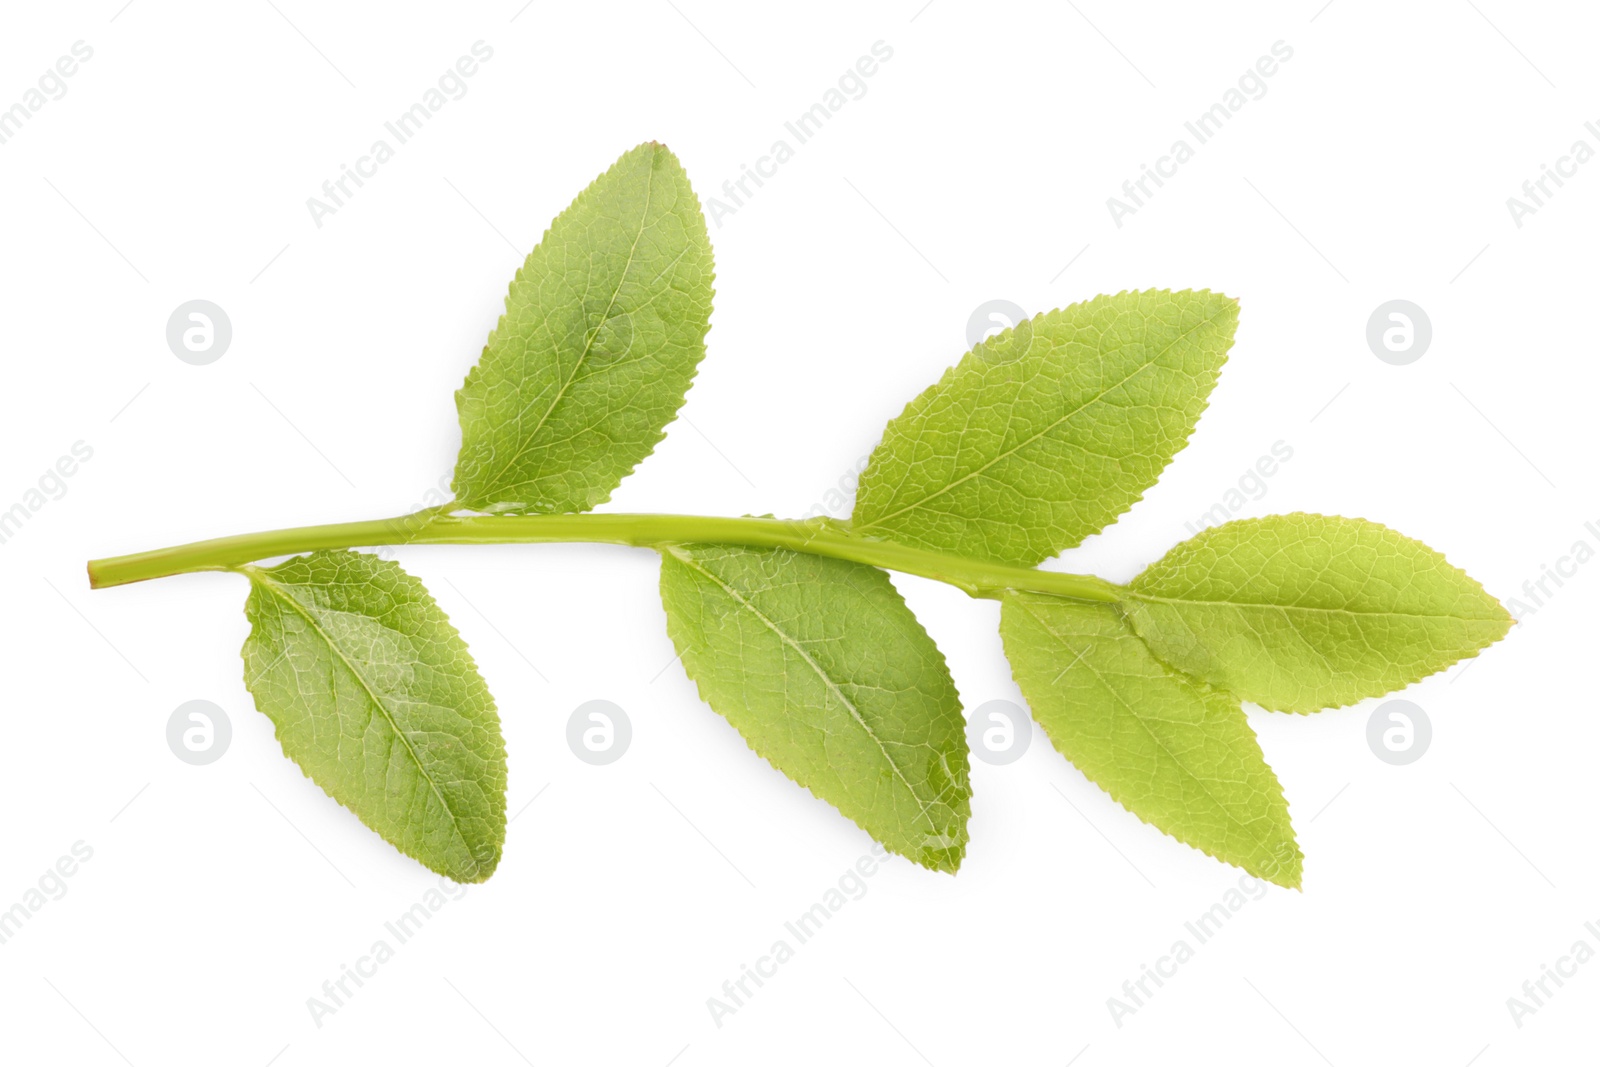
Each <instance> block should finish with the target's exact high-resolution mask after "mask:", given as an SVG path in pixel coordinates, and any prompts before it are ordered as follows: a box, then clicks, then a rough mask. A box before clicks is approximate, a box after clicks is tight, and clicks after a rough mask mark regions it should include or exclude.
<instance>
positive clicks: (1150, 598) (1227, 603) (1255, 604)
mask: <svg viewBox="0 0 1600 1067" xmlns="http://www.w3.org/2000/svg"><path fill="white" fill-rule="evenodd" d="M1128 599H1130V600H1143V601H1146V602H1148V603H1152V604H1171V605H1174V606H1181V605H1185V604H1193V605H1196V606H1200V607H1216V608H1239V609H1244V608H1260V609H1264V610H1270V611H1300V612H1317V613H1320V614H1326V615H1354V616H1357V617H1362V616H1371V617H1374V618H1397V619H1422V620H1424V621H1432V622H1437V621H1444V620H1449V621H1453V622H1484V623H1498V622H1500V621H1501V620H1500V619H1497V618H1495V617H1494V616H1492V615H1428V614H1423V613H1420V612H1414V611H1359V610H1357V609H1355V608H1324V607H1315V606H1311V605H1306V604H1274V603H1272V602H1271V601H1254V600H1195V599H1192V598H1189V597H1170V596H1155V595H1152V594H1150V593H1140V592H1136V591H1130V593H1129V596H1128Z"/></svg>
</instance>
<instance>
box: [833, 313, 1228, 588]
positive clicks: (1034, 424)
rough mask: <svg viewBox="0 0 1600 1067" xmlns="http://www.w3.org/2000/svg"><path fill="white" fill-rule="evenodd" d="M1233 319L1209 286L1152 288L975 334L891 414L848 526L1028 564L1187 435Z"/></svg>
mask: <svg viewBox="0 0 1600 1067" xmlns="http://www.w3.org/2000/svg"><path fill="white" fill-rule="evenodd" d="M1238 315H1239V305H1238V303H1237V302H1236V301H1234V300H1232V299H1230V298H1228V297H1226V296H1222V295H1220V294H1217V293H1212V292H1209V291H1206V290H1203V289H1202V290H1199V291H1193V290H1185V291H1183V292H1171V291H1169V290H1164V289H1150V290H1145V291H1143V292H1127V293H1120V294H1118V295H1117V296H1098V297H1095V298H1094V299H1093V300H1089V301H1086V302H1085V303H1082V304H1074V305H1072V306H1071V307H1068V308H1064V309H1061V310H1058V311H1050V312H1046V313H1045V314H1043V315H1038V316H1035V317H1034V318H1032V319H1028V320H1025V321H1023V322H1021V323H1019V324H1018V325H1017V326H1016V327H1015V328H1014V329H1011V330H1007V331H1005V332H1003V333H1001V334H999V335H997V336H995V337H992V338H989V339H987V340H985V341H983V342H981V343H980V344H979V345H978V346H977V347H976V348H974V349H973V350H972V351H971V352H969V353H967V354H966V355H965V356H963V357H962V359H961V361H960V362H959V363H957V364H956V365H955V366H954V367H952V368H950V370H948V371H946V372H945V375H944V377H943V378H941V379H940V380H939V382H938V383H937V384H935V385H933V386H932V387H931V388H929V389H928V390H927V391H926V392H924V393H923V394H922V395H921V396H919V397H917V398H916V399H915V400H913V401H912V402H911V403H910V404H909V405H908V406H907V407H906V409H905V411H904V412H903V413H902V414H901V415H900V416H899V417H898V418H896V419H894V420H893V421H892V422H890V423H889V426H888V429H887V430H886V431H885V432H884V436H883V442H882V443H881V444H880V445H878V447H877V449H876V450H875V451H874V452H873V453H872V458H871V461H870V462H869V463H868V465H867V469H866V471H865V472H864V473H863V474H862V475H861V483H860V487H859V489H858V490H857V493H856V506H855V514H854V517H853V522H854V526H855V528H856V529H857V530H859V531H861V532H863V533H867V534H875V535H879V536H882V537H884V538H886V539H888V540H893V541H901V542H904V543H906V544H912V545H917V546H920V547H922V548H929V549H935V550H938V551H944V552H954V553H957V554H959V555H964V556H975V557H979V558H981V559H986V560H993V561H998V562H1003V563H1014V564H1018V565H1021V566H1028V567H1031V566H1033V565H1034V564H1036V563H1039V562H1041V561H1042V560H1045V559H1048V558H1049V557H1050V556H1053V555H1055V554H1056V553H1057V552H1060V551H1061V550H1062V549H1065V548H1070V547H1072V546H1073V545H1076V544H1078V542H1080V541H1082V540H1083V539H1084V538H1085V537H1087V536H1089V535H1090V534H1092V533H1096V532H1098V531H1099V530H1100V529H1102V528H1103V527H1104V526H1105V525H1106V524H1107V523H1109V522H1111V520H1112V519H1114V518H1116V517H1117V516H1118V515H1120V514H1121V513H1122V512H1124V511H1126V510H1128V508H1130V507H1132V506H1133V504H1134V502H1135V501H1137V500H1138V499H1139V498H1140V497H1141V496H1143V495H1144V491H1145V490H1146V489H1148V488H1150V487H1151V486H1152V485H1154V484H1155V482H1156V479H1157V478H1158V477H1160V475H1161V471H1162V469H1163V468H1165V467H1166V465H1167V463H1168V462H1169V461H1170V460H1171V459H1172V457H1173V456H1174V455H1175V454H1176V453H1177V452H1178V450H1179V449H1181V448H1182V447H1183V446H1184V444H1185V443H1186V442H1187V441H1188V439H1189V433H1190V431H1192V430H1193V429H1194V425H1195V421H1196V420H1197V419H1199V417H1200V413H1201V412H1202V411H1203V410H1204V409H1205V406H1206V398H1207V396H1209V395H1210V393H1211V387H1212V386H1213V385H1215V384H1216V381H1217V374H1218V372H1219V371H1220V369H1221V367H1222V364H1223V361H1224V360H1225V359H1226V358H1227V352H1228V348H1229V346H1230V345H1232V343H1233V331H1234V327H1235V325H1236V324H1237V322H1238Z"/></svg>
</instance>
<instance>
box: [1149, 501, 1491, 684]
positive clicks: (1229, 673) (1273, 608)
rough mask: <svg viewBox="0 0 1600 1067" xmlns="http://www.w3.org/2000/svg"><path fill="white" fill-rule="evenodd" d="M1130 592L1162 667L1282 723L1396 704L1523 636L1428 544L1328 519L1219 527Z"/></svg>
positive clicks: (1278, 518) (1160, 564)
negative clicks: (1390, 697) (1401, 694)
mask: <svg viewBox="0 0 1600 1067" xmlns="http://www.w3.org/2000/svg"><path fill="white" fill-rule="evenodd" d="M1128 588H1129V596H1128V599H1127V601H1126V603H1125V610H1126V612H1127V615H1128V618H1129V619H1130V621H1131V622H1132V623H1133V628H1134V630H1135V631H1136V632H1137V633H1138V634H1139V636H1140V637H1142V638H1144V640H1145V642H1146V643H1147V644H1149V646H1150V648H1151V650H1152V651H1153V652H1155V654H1156V655H1157V656H1159V657H1161V658H1162V659H1163V660H1165V661H1166V662H1167V663H1169V664H1171V665H1172V666H1174V667H1176V668H1178V669H1179V670H1181V671H1184V672H1186V673H1188V674H1191V675H1194V676H1195V677H1197V678H1203V679H1204V680H1206V681H1207V682H1210V683H1211V684H1212V685H1215V686H1219V687H1221V688H1223V689H1226V690H1228V691H1229V692H1231V693H1235V694H1237V695H1238V696H1240V697H1243V698H1244V699H1245V700H1249V701H1253V702H1255V703H1257V704H1260V705H1261V706H1262V707H1266V708H1271V709H1274V710H1278V711H1299V712H1305V711H1316V710H1318V709H1320V708H1325V707H1336V706H1339V705H1343V704H1352V703H1354V702H1356V701H1358V700H1363V699H1366V698H1367V697H1376V696H1382V695H1383V694H1384V693H1388V692H1391V691H1392V690H1395V689H1399V688H1402V687H1403V686H1406V685H1410V684H1411V683H1412V682H1415V681H1417V680H1418V679H1419V678H1423V677H1426V676H1427V675H1429V674H1432V673H1433V672H1435V671H1440V670H1443V669H1444V668H1446V667H1448V666H1450V665H1451V664H1452V663H1455V662H1456V661H1457V660H1460V659H1462V658H1465V657H1469V656H1475V655H1477V654H1478V652H1480V651H1481V650H1483V649H1484V648H1486V647H1488V646H1489V645H1492V644H1493V643H1494V642H1496V641H1498V640H1500V638H1502V637H1504V636H1505V634H1506V631H1507V630H1508V629H1509V628H1510V626H1511V616H1510V615H1508V614H1507V613H1506V610H1505V608H1503V607H1501V606H1500V603H1499V601H1497V600H1495V599H1494V598H1493V597H1491V596H1490V595H1489V594H1488V593H1486V592H1484V590H1483V587H1482V586H1481V585H1479V584H1478V583H1477V582H1475V581H1473V580H1472V579H1471V578H1469V577H1468V576H1467V575H1466V574H1464V573H1462V572H1461V571H1459V570H1457V569H1456V568H1455V567H1452V566H1451V565H1450V564H1448V563H1446V562H1445V559H1444V557H1443V556H1441V555H1440V554H1439V553H1437V552H1435V551H1434V550H1433V549H1431V548H1429V547H1428V546H1427V545H1424V544H1423V543H1422V542H1420V541H1413V540H1412V539H1411V538H1409V537H1405V536H1402V535H1401V534H1398V533H1396V532H1395V531H1393V530H1391V529H1389V528H1388V527H1386V526H1380V525H1378V524H1377V523H1375V522H1367V521H1366V520H1365V519H1343V518H1337V517H1334V516H1328V515H1307V514H1303V513H1297V514H1293V515H1274V516H1271V517H1269V518H1265V519H1241V520H1238V521H1236V522H1229V523H1224V524H1223V525H1221V526H1217V527H1213V528H1212V529H1209V530H1206V531H1204V532H1203V533H1201V534H1200V535H1199V536H1197V537H1194V538H1192V539H1190V540H1188V541H1185V542H1183V543H1182V544H1180V545H1178V546H1177V547H1175V548H1174V549H1172V551H1170V552H1168V553H1167V554H1166V555H1165V556H1164V557H1162V558H1161V559H1160V560H1158V561H1157V562H1155V563H1154V564H1152V565H1151V566H1150V567H1149V568H1148V569H1147V570H1145V572H1144V573H1143V574H1141V575H1139V577H1137V578H1135V579H1134V580H1133V582H1132V583H1131V584H1130V585H1129V587H1128Z"/></svg>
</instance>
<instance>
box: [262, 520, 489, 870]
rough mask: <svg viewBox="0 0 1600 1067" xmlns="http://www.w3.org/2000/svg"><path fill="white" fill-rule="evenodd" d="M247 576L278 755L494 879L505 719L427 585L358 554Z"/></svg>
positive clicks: (400, 843)
mask: <svg viewBox="0 0 1600 1067" xmlns="http://www.w3.org/2000/svg"><path fill="white" fill-rule="evenodd" d="M244 570H245V573H246V575H248V577H249V578H250V598H249V600H248V601H246V603H245V615H246V617H247V618H249V620H250V636H249V637H248V638H247V639H246V640H245V643H244V665H245V669H244V681H245V685H246V686H247V687H248V688H249V689H250V692H251V693H252V694H254V696H255V699H256V707H258V708H259V709H261V711H262V712H263V713H265V714H266V716H267V717H268V718H269V719H271V720H272V722H273V725H274V726H275V727H276V732H277V737H278V740H279V742H280V743H282V745H283V751H284V753H285V754H286V755H288V757H289V758H290V759H292V760H294V761H295V762H296V763H298V764H299V765H300V769H301V770H303V771H305V773H306V776H307V777H309V778H310V779H311V780H312V781H314V782H316V783H317V784H318V785H320V786H321V787H322V788H323V789H324V790H325V791H326V792H327V794H328V795H329V796H331V797H333V799H335V800H337V801H338V802H339V803H341V804H343V805H344V806H345V807H347V808H349V809H350V810H351V811H353V812H355V813H356V815H357V816H359V817H360V819H361V821H362V822H364V823H366V824H367V825H368V826H370V827H371V828H372V829H374V830H376V831H377V832H378V834H379V835H381V836H382V837H383V838H384V840H386V841H388V842H389V843H390V844H392V845H394V846H395V847H396V848H398V849H399V850H400V851H401V852H404V853H405V854H406V855H408V856H411V857H412V858H414V859H416V860H417V861H419V862H420V863H422V864H423V865H424V866H425V867H427V868H429V869H430V870H433V871H437V872H438V873H439V874H442V875H445V876H447V877H449V878H452V879H454V880H455V881H457V882H481V881H483V880H484V879H486V878H488V877H489V875H491V874H493V873H494V869H495V865H496V864H498V863H499V862H500V848H501V845H502V844H503V843H504V842H505V835H506V800H505V791H506V750H505V743H504V742H503V741H502V740H501V737H500V718H499V716H498V715H497V714H496V713H495V708H494V700H493V698H492V697H490V695H489V690H488V688H487V687H485V685H484V684H483V679H482V678H481V677H480V676H479V675H478V669H477V667H476V666H474V664H473V662H472V656H471V655H470V654H469V653H468V652H467V646H466V645H465V644H464V643H463V642H462V640H461V637H460V636H459V635H458V634H457V633H456V631H455V627H453V626H451V625H450V620H449V619H447V618H445V614H444V612H443V611H442V610H440V608H439V605H438V604H436V603H434V601H433V598H432V597H431V596H429V595H428V591H427V590H426V589H424V588H423V587H422V583H421V582H419V581H418V580H417V579H415V578H413V577H412V576H411V575H409V574H407V573H406V572H405V571H403V570H401V569H400V567H399V565H398V564H395V563H389V562H385V561H383V560H380V559H378V558H377V557H376V556H372V555H367V554H364V553H359V552H334V551H323V552H313V553H312V554H310V555H308V556H297V557H296V558H294V559H291V560H289V561H288V562H286V563H281V564H279V565H278V566H276V567H272V568H266V569H264V568H260V567H247V568H245V569H244Z"/></svg>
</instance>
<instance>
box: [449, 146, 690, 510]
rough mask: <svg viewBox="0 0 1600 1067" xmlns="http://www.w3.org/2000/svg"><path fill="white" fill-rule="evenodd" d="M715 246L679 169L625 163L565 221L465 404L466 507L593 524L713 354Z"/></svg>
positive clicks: (655, 152) (470, 384)
mask: <svg viewBox="0 0 1600 1067" xmlns="http://www.w3.org/2000/svg"><path fill="white" fill-rule="evenodd" d="M711 280H712V263H711V242H710V239H709V238H708V237H707V236H706V223H705V218H704V217H703V216H702V215H701V214H700V202H699V200H697V199H696V198H695V195H694V191H693V190H692V189H690V188H689V179H688V176H687V175H685V174H684V172H683V168H682V167H681V166H680V165H679V164H678V160H677V157H676V156H674V155H673V154H672V153H671V152H669V151H667V149H666V148H665V147H664V146H662V145H659V144H655V143H650V144H642V145H640V146H639V147H637V148H635V149H633V150H632V151H630V152H628V153H626V154H624V155H623V157H622V158H621V159H619V160H617V162H616V163H615V164H614V165H613V166H612V167H611V169H610V170H608V171H606V172H605V173H604V174H602V175H601V176H600V177H599V178H597V179H595V181H594V183H593V184H592V185H590V186H589V187H588V188H587V189H585V190H584V191H583V192H582V193H579V194H578V198H577V199H576V200H574V201H573V202H572V204H571V206H569V207H568V208H567V210H565V211H563V212H562V213H561V214H560V215H559V216H558V217H557V218H556V220H555V221H554V222H553V223H551V225H550V229H549V231H547V232H546V233H545V235H544V240H542V241H540V242H539V246H538V247H537V248H535V249H534V250H533V252H532V253H531V254H530V255H529V256H528V259H527V262H526V263H524V264H523V265H522V269H521V270H519V271H518V272H517V276H516V277H515V278H514V279H513V280H512V282H511V291H510V293H509V294H508V295H507V296H506V313H505V315H504V316H502V317H501V319H500V324H499V325H498V326H496V327H495V329H494V331H493V332H492V333H490V335H489V342H488V344H487V345H486V346H485V347H484V350H483V357H482V358H481V359H480V360H479V361H478V365H477V367H475V368H474V369H473V370H472V372H471V373H470V374H468V375H467V381H466V384H465V385H463V386H462V387H461V389H460V391H459V392H457V393H456V407H457V409H458V410H459V412H460V416H461V454H460V456H459V457H458V458H457V460H456V473H455V483H454V484H455V494H456V500H457V501H458V502H459V503H460V505H461V506H462V507H464V508H470V509H472V510H474V511H487V512H496V513H505V514H532V513H538V514H556V513H565V512H575V511H587V510H589V509H590V508H592V507H594V506H595V505H597V504H601V503H604V502H605V501H606V500H608V499H610V497H611V493H612V491H613V490H614V489H616V487H617V486H618V485H619V484H620V483H621V482H622V479H623V478H624V477H626V476H627V474H628V472H629V471H631V470H633V468H634V467H635V466H636V465H638V463H639V461H640V460H642V459H644V458H645V457H646V456H648V455H649V454H650V451H651V449H653V448H655V446H656V442H658V441H660V440H661V438H662V436H663V432H664V429H665V427H666V425H667V423H669V422H671V421H672V419H673V417H674V416H675V415H676V414H677V412H678V409H679V408H680V407H682V406H683V399H684V394H685V393H686V392H687V391H688V389H689V383H690V382H691V381H692V380H693V378H694V372H695V367H696V366H697V365H698V364H699V362H700V358H701V357H702V356H703V355H705V336H706V331H707V330H708V329H709V328H710V318H711Z"/></svg>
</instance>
